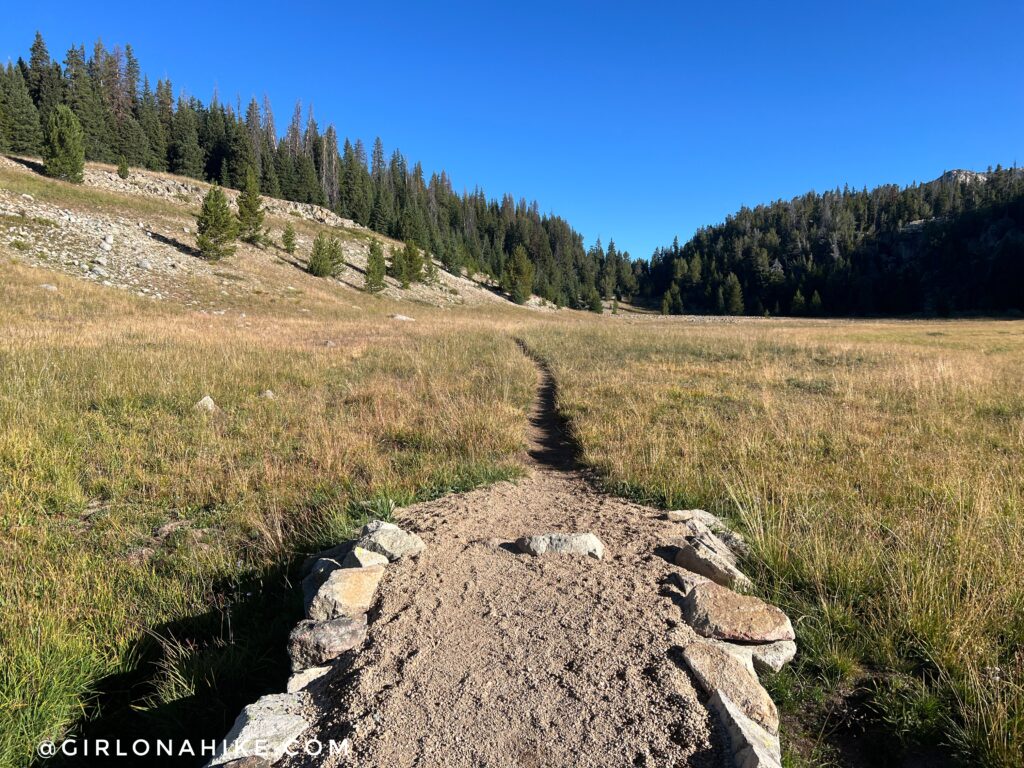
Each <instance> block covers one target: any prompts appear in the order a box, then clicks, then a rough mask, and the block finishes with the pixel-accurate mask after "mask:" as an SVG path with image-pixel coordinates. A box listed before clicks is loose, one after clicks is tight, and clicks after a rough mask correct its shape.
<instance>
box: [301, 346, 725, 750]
mask: <svg viewBox="0 0 1024 768" xmlns="http://www.w3.org/2000/svg"><path fill="white" fill-rule="evenodd" d="M538 376H539V383H538V396H537V401H536V403H535V406H534V410H533V413H532V414H531V418H530V427H529V443H530V450H529V464H530V473H529V476H528V477H526V478H524V479H523V480H521V481H519V482H517V483H499V484H497V485H494V486H492V487H489V488H485V489H482V490H477V491H472V492H469V493H464V494H457V495H452V496H447V497H445V498H442V499H439V500H437V501H433V502H429V503H425V504H419V505H417V506H414V507H410V508H408V509H406V510H403V512H402V514H401V518H402V519H401V520H400V522H401V523H402V524H403V525H405V526H407V527H408V528H410V529H413V530H416V531H417V532H418V533H419V534H420V535H421V536H422V537H423V539H424V541H425V542H426V544H427V550H426V552H425V553H424V554H423V555H421V556H420V557H419V558H418V559H417V560H415V561H410V560H403V561H399V562H398V563H395V564H393V565H391V566H389V567H388V571H387V575H386V577H385V579H384V582H383V583H382V586H381V589H380V592H379V593H378V601H377V604H376V606H375V608H374V611H373V614H372V615H371V617H370V618H371V622H372V623H371V628H370V632H369V637H368V640H367V642H366V645H365V647H364V648H363V649H362V650H361V651H360V652H359V653H358V654H355V656H354V659H353V662H352V666H351V667H350V668H349V669H348V670H347V671H346V672H345V673H343V674H340V675H338V676H337V677H335V678H334V679H333V680H331V681H329V682H328V683H327V684H326V685H325V686H323V688H322V689H321V690H320V691H318V692H316V694H315V695H316V701H317V707H318V711H319V713H320V715H319V721H318V723H317V725H316V726H315V727H314V729H313V731H314V732H315V733H316V735H317V736H318V737H319V738H321V739H328V738H335V739H339V740H340V739H342V738H344V737H346V736H349V737H351V739H352V743H353V748H354V754H353V756H352V757H350V758H348V759H347V760H339V761H338V762H337V763H334V764H337V765H359V766H424V767H426V768H433V767H434V766H445V767H448V768H455V767H457V766H487V767H488V768H498V767H500V766H538V767H539V766H545V767H548V766H595V767H596V766H602V767H609V766H644V765H646V766H673V765H674V766H718V765H720V764H721V758H720V756H719V749H718V747H717V746H716V744H718V743H719V742H720V736H719V735H717V734H716V733H715V732H714V726H713V724H712V721H711V718H710V717H709V715H708V713H707V711H706V710H705V708H704V706H703V705H702V704H701V703H700V702H699V700H698V697H697V693H696V691H695V690H694V688H693V685H692V683H691V681H690V679H689V677H688V675H687V673H686V672H684V671H683V669H682V668H681V667H680V666H679V664H678V663H677V662H676V661H675V654H674V653H673V652H672V650H671V649H672V647H673V646H674V645H676V644H678V643H679V641H680V640H681V639H685V638H687V637H688V636H692V631H691V630H690V629H689V628H688V627H687V626H686V625H685V624H684V623H683V622H682V620H681V618H680V613H679V608H678V604H677V602H676V601H677V600H678V598H679V595H678V593H677V592H676V591H675V590H674V588H673V587H671V586H669V585H668V584H667V576H668V574H669V573H670V572H671V570H672V566H670V565H669V564H668V563H667V562H666V561H665V560H664V559H663V558H662V557H660V556H659V554H658V552H661V551H663V550H662V549H661V548H662V547H664V545H666V544H667V543H669V542H671V541H672V540H673V536H674V535H678V532H677V531H678V529H675V530H674V529H673V527H672V526H673V524H672V523H668V522H666V521H663V520H660V519H659V513H658V512H657V511H656V510H653V509H650V508H647V507H643V506H640V505H637V504H633V503H630V502H628V501H625V500H622V499H618V498H614V497H611V496H608V495H606V494H603V493H601V492H599V491H597V490H596V489H595V488H594V487H593V485H592V484H591V483H590V482H589V481H588V479H587V478H586V476H585V475H584V474H583V473H581V472H580V471H579V469H577V468H576V452H575V449H574V445H573V443H572V442H571V440H569V439H568V437H567V436H566V434H565V433H564V431H563V429H562V425H561V424H560V421H559V419H558V416H557V414H556V413H555V384H554V381H553V379H552V377H551V375H550V373H549V372H548V371H547V370H546V368H544V366H543V365H542V364H540V365H539V371H538ZM552 531H560V532H572V531H592V532H594V533H596V534H597V535H598V536H599V537H600V538H601V540H602V541H603V542H604V544H605V548H606V550H605V558H604V560H602V561H596V560H593V559H590V558H577V557H564V556H553V557H551V556H549V557H546V558H534V557H531V556H529V555H524V554H520V553H519V552H518V550H517V549H516V547H515V545H514V544H513V542H514V541H515V539H516V538H518V537H519V536H522V535H526V534H534V533H545V532H552ZM304 764H309V763H302V762H301V761H297V762H294V763H292V764H291V765H304ZM318 764H322V763H318Z"/></svg>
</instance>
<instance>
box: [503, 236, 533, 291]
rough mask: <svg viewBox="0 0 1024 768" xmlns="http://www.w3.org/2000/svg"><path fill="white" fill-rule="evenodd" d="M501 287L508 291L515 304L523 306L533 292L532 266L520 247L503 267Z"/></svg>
mask: <svg viewBox="0 0 1024 768" xmlns="http://www.w3.org/2000/svg"><path fill="white" fill-rule="evenodd" d="M502 287H503V288H504V289H505V290H506V291H508V293H509V295H510V296H511V297H512V301H514V302H515V303H516V304H525V303H526V300H527V299H529V298H530V294H531V292H532V291H533V264H532V263H531V262H530V257H529V255H528V254H527V252H526V248H524V247H523V246H522V245H517V246H516V248H515V250H514V251H513V252H512V257H511V258H510V259H509V260H508V262H507V263H506V265H505V276H504V279H503V281H502Z"/></svg>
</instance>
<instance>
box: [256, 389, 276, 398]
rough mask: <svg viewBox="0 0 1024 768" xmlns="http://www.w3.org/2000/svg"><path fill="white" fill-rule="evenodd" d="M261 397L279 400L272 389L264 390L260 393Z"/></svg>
mask: <svg viewBox="0 0 1024 768" xmlns="http://www.w3.org/2000/svg"><path fill="white" fill-rule="evenodd" d="M260 397H262V398H263V399H264V400H277V395H275V394H274V390H272V389H265V390H263V392H262V393H260Z"/></svg>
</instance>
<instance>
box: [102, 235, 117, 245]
mask: <svg viewBox="0 0 1024 768" xmlns="http://www.w3.org/2000/svg"><path fill="white" fill-rule="evenodd" d="M103 242H104V243H106V244H107V245H113V244H114V236H113V235H107V236H106V237H104V238H103Z"/></svg>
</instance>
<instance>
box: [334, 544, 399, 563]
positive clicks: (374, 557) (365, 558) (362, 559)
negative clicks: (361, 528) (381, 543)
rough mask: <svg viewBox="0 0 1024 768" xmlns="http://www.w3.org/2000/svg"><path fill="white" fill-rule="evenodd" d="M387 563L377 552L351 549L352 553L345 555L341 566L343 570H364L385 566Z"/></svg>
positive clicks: (359, 548)
mask: <svg viewBox="0 0 1024 768" xmlns="http://www.w3.org/2000/svg"><path fill="white" fill-rule="evenodd" d="M389 562H391V561H390V560H388V559H387V557H385V556H384V555H382V554H380V553H379V552H371V551H370V550H368V549H363V548H362V547H353V548H352V551H351V552H349V553H348V554H347V555H345V559H344V560H342V562H341V565H342V567H343V568H366V567H368V566H371V565H387V564H388V563H389Z"/></svg>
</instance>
